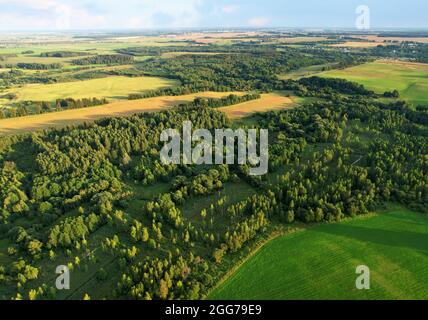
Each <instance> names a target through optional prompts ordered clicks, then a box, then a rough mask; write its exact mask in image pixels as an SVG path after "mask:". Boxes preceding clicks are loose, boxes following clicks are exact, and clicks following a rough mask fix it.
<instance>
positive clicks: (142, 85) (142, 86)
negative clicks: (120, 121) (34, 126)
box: [0, 76, 179, 102]
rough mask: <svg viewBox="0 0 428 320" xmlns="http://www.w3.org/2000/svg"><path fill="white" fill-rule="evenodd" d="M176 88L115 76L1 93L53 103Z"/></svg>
mask: <svg viewBox="0 0 428 320" xmlns="http://www.w3.org/2000/svg"><path fill="white" fill-rule="evenodd" d="M176 85H179V83H178V82H177V81H174V80H169V79H163V78H158V77H134V78H131V77H123V76H114V77H107V78H99V79H91V80H84V81H73V82H63V83H54V84H27V85H23V86H22V87H16V88H13V89H10V90H7V91H5V92H3V93H2V94H8V93H13V94H16V95H17V99H16V100H14V101H30V100H32V101H34V100H36V101H55V100H56V99H62V98H73V99H82V98H107V99H120V98H125V97H126V96H127V95H128V94H131V93H141V92H144V91H147V90H155V89H159V88H163V87H170V86H176ZM0 102H1V101H0Z"/></svg>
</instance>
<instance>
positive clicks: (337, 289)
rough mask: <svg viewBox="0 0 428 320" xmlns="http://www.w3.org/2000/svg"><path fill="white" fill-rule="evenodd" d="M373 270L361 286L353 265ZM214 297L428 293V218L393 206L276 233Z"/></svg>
mask: <svg viewBox="0 0 428 320" xmlns="http://www.w3.org/2000/svg"><path fill="white" fill-rule="evenodd" d="M359 265H366V266H368V267H369V268H370V270H371V289H370V290H362V291H361V290H357V289H356V288H355V281H356V278H357V276H358V275H356V274H355V271H356V267H357V266H359ZM209 298H210V299H214V300H215V299H226V300H229V299H248V300H250V299H262V300H263V299H278V300H280V299H353V300H359V299H428V218H427V217H426V216H423V215H421V214H418V213H414V212H411V211H408V210H404V209H400V208H396V209H392V210H390V211H388V212H386V213H380V214H372V215H369V216H366V217H361V218H357V219H355V220H348V221H345V222H342V223H337V224H325V225H319V226H317V227H314V228H311V229H307V230H305V231H301V232H297V233H294V234H289V235H285V236H282V237H279V238H277V239H275V240H273V241H271V242H269V243H268V244H267V245H266V246H264V247H263V248H262V249H261V250H260V251H259V252H258V253H257V254H256V255H255V256H254V257H252V258H250V259H249V260H248V261H247V262H245V263H244V264H243V266H242V267H240V268H239V270H238V271H237V272H236V273H235V274H234V275H233V276H231V277H230V278H229V279H228V280H226V282H225V283H223V284H222V285H221V286H219V287H218V288H217V289H215V290H214V292H212V294H211V295H210V296H209Z"/></svg>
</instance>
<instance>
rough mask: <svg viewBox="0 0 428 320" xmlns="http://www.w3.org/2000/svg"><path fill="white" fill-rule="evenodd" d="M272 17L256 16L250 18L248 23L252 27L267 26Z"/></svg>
mask: <svg viewBox="0 0 428 320" xmlns="http://www.w3.org/2000/svg"><path fill="white" fill-rule="evenodd" d="M269 22H270V19H269V18H266V17H256V18H252V19H250V20H248V25H250V26H251V27H265V26H266V25H267V24H269Z"/></svg>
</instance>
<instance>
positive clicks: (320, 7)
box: [0, 0, 428, 31]
mask: <svg viewBox="0 0 428 320" xmlns="http://www.w3.org/2000/svg"><path fill="white" fill-rule="evenodd" d="M360 5H367V6H368V7H369V8H370V17H371V18H370V21H371V27H372V28H428V19H427V12H428V1H427V0H365V1H362V0H300V1H296V0H229V1H226V0H0V30H3V31H9V30H29V29H31V30H48V29H49V30H55V29H62V30H67V29H129V28H150V29H157V28H187V27H202V28H203V27H210V28H212V27H325V28H344V27H345V28H353V27H354V26H355V20H356V18H357V14H356V13H355V10H356V8H357V7H358V6H360Z"/></svg>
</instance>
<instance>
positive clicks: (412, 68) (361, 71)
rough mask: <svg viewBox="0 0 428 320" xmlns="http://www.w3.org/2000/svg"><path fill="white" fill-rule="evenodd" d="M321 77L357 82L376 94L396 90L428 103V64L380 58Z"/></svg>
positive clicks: (416, 101) (417, 102) (415, 101)
mask: <svg viewBox="0 0 428 320" xmlns="http://www.w3.org/2000/svg"><path fill="white" fill-rule="evenodd" d="M320 76H322V77H329V78H342V79H346V80H349V81H355V82H358V83H360V84H363V85H364V86H366V87H367V88H369V89H371V90H374V91H376V92H377V93H383V92H385V91H392V90H395V89H396V90H398V91H399V92H400V95H401V98H403V99H405V100H407V101H409V102H411V103H413V104H414V105H427V104H428V64H422V63H407V62H399V61H396V62H391V61H378V62H372V63H367V64H363V65H360V66H356V67H352V68H348V69H344V70H334V71H328V72H325V73H322V74H320Z"/></svg>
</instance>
